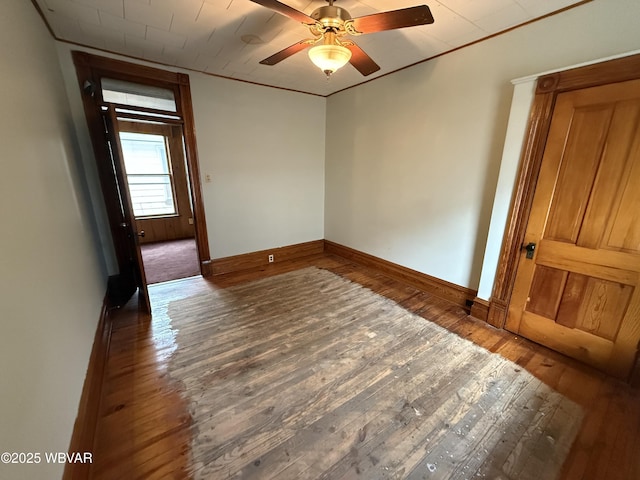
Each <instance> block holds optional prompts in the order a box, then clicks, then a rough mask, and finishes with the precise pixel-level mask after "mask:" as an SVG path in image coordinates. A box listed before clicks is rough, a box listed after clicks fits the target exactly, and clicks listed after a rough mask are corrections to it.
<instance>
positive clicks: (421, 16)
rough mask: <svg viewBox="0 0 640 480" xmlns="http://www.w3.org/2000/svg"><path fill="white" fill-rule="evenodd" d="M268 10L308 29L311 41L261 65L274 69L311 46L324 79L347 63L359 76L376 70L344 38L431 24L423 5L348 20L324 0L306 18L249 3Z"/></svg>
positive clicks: (264, 1) (273, 3)
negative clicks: (272, 66)
mask: <svg viewBox="0 0 640 480" xmlns="http://www.w3.org/2000/svg"><path fill="white" fill-rule="evenodd" d="M251 1H252V2H254V3H257V4H259V5H262V6H263V7H267V8H270V9H271V10H274V11H276V12H278V13H280V14H281V15H284V16H286V17H289V18H291V19H293V20H295V21H297V22H301V23H302V24H304V25H305V26H307V27H309V30H310V31H311V34H312V35H313V38H308V39H305V40H301V41H299V42H297V43H294V44H293V45H291V46H290V47H287V48H285V49H284V50H281V51H279V52H278V53H276V54H274V55H271V56H270V57H268V58H265V59H264V60H262V61H261V62H260V63H261V64H262V65H275V64H277V63H279V62H281V61H282V60H284V59H286V58H289V57H290V56H291V55H293V54H295V53H298V52H300V51H301V50H304V49H306V48H307V47H310V46H311V45H314V46H313V47H312V48H311V49H310V50H309V58H310V59H311V61H312V62H313V63H314V64H315V65H316V66H318V67H319V68H320V70H322V71H323V72H324V73H325V75H327V77H329V76H330V75H331V74H332V73H334V72H335V71H336V70H338V69H339V68H341V67H343V66H344V65H346V64H347V62H349V63H351V65H353V66H354V67H355V69H356V70H358V71H359V72H360V73H361V74H362V75H364V76H367V75H371V74H372V73H374V72H377V71H378V70H380V66H379V65H378V64H377V63H376V62H374V61H373V59H372V58H371V57H370V56H369V55H367V54H366V53H365V52H364V50H362V49H361V48H360V47H358V45H356V44H355V43H354V42H353V41H352V40H350V39H348V38H346V36H347V35H354V36H355V35H363V34H366V33H374V32H382V31H384V30H393V29H396V28H405V27H413V26H416V25H426V24H430V23H433V15H431V10H429V7H428V6H426V5H419V6H416V7H409V8H402V9H400V10H391V11H389V12H382V13H374V14H372V15H365V16H363V17H356V18H351V15H349V12H348V11H346V10H345V9H344V8H341V7H336V6H334V5H333V2H334V0H326V1H327V2H328V3H329V5H325V6H323V7H320V8H317V9H315V10H314V11H313V12H312V13H311V15H307V14H306V13H303V12H301V11H299V10H296V9H295V8H293V7H290V6H288V5H285V4H284V3H281V2H279V1H277V0H251Z"/></svg>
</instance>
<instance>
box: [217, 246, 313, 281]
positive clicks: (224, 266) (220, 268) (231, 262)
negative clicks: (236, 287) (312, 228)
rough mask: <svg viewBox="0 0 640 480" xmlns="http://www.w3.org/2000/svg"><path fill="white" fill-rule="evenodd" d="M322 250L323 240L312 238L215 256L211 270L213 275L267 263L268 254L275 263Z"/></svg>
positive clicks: (257, 266)
mask: <svg viewBox="0 0 640 480" xmlns="http://www.w3.org/2000/svg"><path fill="white" fill-rule="evenodd" d="M323 251H324V240H314V241H311V242H305V243H298V244H296V245H288V246H286V247H278V248H271V249H269V250H260V251H258V252H251V253H245V254H242V255H234V256H232V257H224V258H216V259H214V260H212V261H211V271H212V272H213V275H222V274H224V273H231V272H239V271H241V270H248V269H250V268H259V267H264V266H267V265H269V255H273V261H274V263H275V262H283V261H285V260H294V259H296V258H302V257H306V256H308V255H314V254H318V253H322V252H323Z"/></svg>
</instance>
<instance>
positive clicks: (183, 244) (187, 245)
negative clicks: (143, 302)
mask: <svg viewBox="0 0 640 480" xmlns="http://www.w3.org/2000/svg"><path fill="white" fill-rule="evenodd" d="M140 249H141V251H142V260H143V262H144V271H145V274H146V276H147V283H160V282H167V281H169V280H176V279H178V278H186V277H193V276H194V275H200V267H199V265H198V250H197V249H196V241H195V238H185V239H181V240H170V241H167V242H157V243H149V244H146V245H141V246H140Z"/></svg>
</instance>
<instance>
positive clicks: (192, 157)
mask: <svg viewBox="0 0 640 480" xmlns="http://www.w3.org/2000/svg"><path fill="white" fill-rule="evenodd" d="M71 54H72V58H73V62H74V65H75V68H76V75H77V78H78V83H79V87H80V89H81V92H82V95H81V96H82V103H83V107H84V112H85V117H86V120H87V126H88V129H89V134H90V136H91V142H92V144H93V150H94V154H95V157H96V162H97V164H98V165H97V168H98V174H99V177H100V185H101V188H102V192H103V197H104V200H105V204H106V207H107V213H108V215H109V223H110V227H111V233H112V237H113V242H114V248H115V250H116V257H117V261H118V266H119V268H121V267H122V265H123V262H126V259H124V258H122V257H123V248H122V245H120V242H119V240H118V234H117V228H118V223H119V220H118V218H117V215H115V212H117V210H118V209H119V208H120V207H119V206H118V203H119V201H118V196H117V186H116V184H115V181H114V179H113V172H112V171H110V169H109V168H108V165H109V163H108V161H107V155H106V154H107V152H106V150H105V145H104V134H103V132H102V130H101V128H100V122H101V112H100V106H99V104H98V102H97V101H96V97H97V95H98V93H97V92H93V94H91V93H90V92H87V91H86V89H85V82H86V81H89V82H92V83H93V85H94V86H95V88H97V86H98V85H100V78H102V77H109V78H114V79H118V80H124V81H129V82H134V83H143V84H146V85H153V86H157V87H161V88H167V89H170V90H172V91H173V92H174V94H175V98H176V107H177V110H178V112H177V114H178V115H179V116H180V117H181V119H182V124H183V135H184V148H185V155H186V165H187V169H188V177H189V178H188V181H189V188H190V191H191V202H192V208H193V212H192V214H193V219H194V227H195V238H196V243H197V247H198V248H197V250H198V257H199V263H200V271H201V273H202V275H203V276H210V275H212V273H213V271H212V268H211V256H210V253H209V239H208V232H207V224H206V216H205V211H204V201H203V199H202V185H201V183H200V167H199V163H198V154H197V146H196V137H195V121H194V116H193V108H192V98H191V88H190V83H189V76H188V75H186V74H184V73H179V72H170V71H167V70H161V69H157V68H153V67H148V66H144V65H139V64H135V63H129V62H125V61H121V60H116V59H112V58H107V57H101V56H97V55H93V54H90V53H86V52H81V51H72V52H71Z"/></svg>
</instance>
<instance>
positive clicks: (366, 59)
mask: <svg viewBox="0 0 640 480" xmlns="http://www.w3.org/2000/svg"><path fill="white" fill-rule="evenodd" d="M343 44H344V46H345V47H347V48H348V49H349V50H351V60H349V63H350V64H351V65H353V66H354V67H355V69H356V70H358V71H359V72H360V73H361V74H362V75H364V76H365V77H366V76H367V75H371V74H372V73H375V72H377V71H378V70H380V65H378V64H377V63H376V62H374V61H373V59H372V58H371V57H370V56H369V55H367V54H366V53H365V51H364V50H362V49H361V48H360V47H359V46H358V45H356V44H355V43H353V42H351V41H349V42H343Z"/></svg>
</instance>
